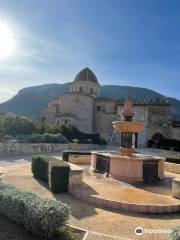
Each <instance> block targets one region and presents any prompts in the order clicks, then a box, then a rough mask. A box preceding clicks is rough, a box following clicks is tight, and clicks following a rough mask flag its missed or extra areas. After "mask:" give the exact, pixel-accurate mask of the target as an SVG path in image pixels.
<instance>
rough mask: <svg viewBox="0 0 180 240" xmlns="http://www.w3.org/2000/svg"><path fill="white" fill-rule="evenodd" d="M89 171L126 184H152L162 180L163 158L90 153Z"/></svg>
mask: <svg viewBox="0 0 180 240" xmlns="http://www.w3.org/2000/svg"><path fill="white" fill-rule="evenodd" d="M91 154H92V157H91V170H94V171H97V172H100V173H106V174H109V175H110V176H111V177H113V178H115V179H117V180H120V181H127V182H152V181H155V180H159V179H163V178H164V177H165V175H164V168H165V158H163V157H155V156H144V155H141V154H137V155H136V154H133V155H132V156H122V155H121V154H119V153H106V152H104V153H103V152H96V151H93V152H91Z"/></svg>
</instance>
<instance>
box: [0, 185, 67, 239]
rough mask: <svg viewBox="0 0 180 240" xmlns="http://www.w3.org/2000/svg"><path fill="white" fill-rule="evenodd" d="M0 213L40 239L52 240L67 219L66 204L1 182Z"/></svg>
mask: <svg viewBox="0 0 180 240" xmlns="http://www.w3.org/2000/svg"><path fill="white" fill-rule="evenodd" d="M0 213H1V214H4V215H6V216H7V217H8V218H10V219H11V220H13V221H15V222H16V223H18V224H21V225H23V226H24V227H25V228H26V229H27V230H28V231H30V232H31V233H32V234H33V235H34V236H36V237H38V238H41V239H53V238H54V237H55V236H56V235H57V234H58V228H59V227H60V226H62V225H64V224H65V223H66V222H67V220H68V219H69V207H68V206H67V205H66V204H63V203H61V202H59V201H54V200H48V199H43V198H40V197H39V196H37V195H35V194H33V193H30V192H25V191H21V190H19V189H16V188H15V187H13V186H11V185H9V184H5V183H3V182H0Z"/></svg>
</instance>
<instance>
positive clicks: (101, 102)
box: [38, 68, 180, 146]
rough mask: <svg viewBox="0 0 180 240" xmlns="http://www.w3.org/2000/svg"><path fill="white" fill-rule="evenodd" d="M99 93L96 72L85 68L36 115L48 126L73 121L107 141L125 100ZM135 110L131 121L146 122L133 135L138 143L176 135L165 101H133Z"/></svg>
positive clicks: (142, 144) (168, 106) (66, 123)
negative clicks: (157, 135) (137, 132)
mask: <svg viewBox="0 0 180 240" xmlns="http://www.w3.org/2000/svg"><path fill="white" fill-rule="evenodd" d="M99 94H100V84H99V82H98V80H97V78H96V76H95V74H94V73H93V72H92V71H91V70H90V69H89V68H85V69H83V70H82V71H80V72H79V73H78V74H77V76H76V77H75V79H74V81H73V82H72V84H71V87H70V92H69V93H64V94H61V95H60V97H59V98H58V99H54V100H51V101H50V102H49V104H48V108H47V109H45V110H43V111H42V112H41V113H40V114H39V115H38V121H39V122H40V123H44V124H51V125H62V124H65V125H68V124H72V125H75V126H76V127H78V128H79V129H80V130H81V131H82V132H86V133H99V134H100V135H101V137H102V138H104V139H105V140H106V141H108V142H110V140H111V139H112V134H113V128H112V121H115V120H120V119H122V109H123V106H124V102H120V101H115V100H112V99H108V98H100V97H99ZM119 97H121V96H119ZM134 112H135V116H134V120H135V121H141V122H144V124H145V128H144V130H143V131H142V132H140V133H139V134H138V135H136V141H137V139H138V143H139V146H145V145H146V143H147V141H148V140H150V139H151V138H152V137H153V136H154V135H155V134H159V135H163V136H164V137H167V138H171V137H173V136H175V137H176V136H177V131H176V130H173V127H172V123H171V122H172V120H171V115H170V104H169V103H168V102H165V101H163V102H160V101H159V100H155V101H154V102H153V101H151V102H146V101H143V102H136V101H135V102H134ZM179 129H180V128H179ZM179 132H180V130H179ZM178 137H179V134H178ZM116 138H117V139H119V140H117V142H118V141H120V136H116Z"/></svg>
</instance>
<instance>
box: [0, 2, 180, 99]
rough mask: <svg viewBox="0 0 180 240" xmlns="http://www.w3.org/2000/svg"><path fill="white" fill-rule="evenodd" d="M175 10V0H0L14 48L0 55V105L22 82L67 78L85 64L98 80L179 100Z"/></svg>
mask: <svg viewBox="0 0 180 240" xmlns="http://www.w3.org/2000/svg"><path fill="white" fill-rule="evenodd" d="M179 11H180V1H179V0H174V1H170V0H168V1H167V0H151V1H148V0H147V1H146V0H38V1H37V0H31V1H29V0H26V1H25V0H11V1H7V0H6V1H5V0H1V1H0V22H1V21H3V22H5V23H6V24H7V25H8V26H10V28H11V30H12V31H13V34H14V36H15V39H16V49H15V52H14V54H13V55H12V56H9V57H8V58H4V59H3V58H2V59H0V83H1V88H0V102H3V101H5V100H6V99H8V98H10V97H11V96H13V95H14V94H15V93H16V92H17V91H18V90H19V89H21V88H24V87H28V86H34V85H40V84H46V83H54V82H56V83H64V82H67V81H72V80H73V79H74V77H75V74H76V73H77V72H78V71H79V70H81V69H82V68H84V67H86V66H87V65H88V66H89V67H90V68H91V69H92V70H93V71H94V72H95V74H96V76H97V78H98V79H99V81H100V83H101V84H116V85H131V86H140V87H146V88H150V89H153V90H155V91H158V92H160V93H162V94H164V95H166V96H172V97H176V98H178V99H180V14H179Z"/></svg>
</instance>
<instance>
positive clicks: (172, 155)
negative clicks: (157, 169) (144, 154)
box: [147, 148, 180, 159]
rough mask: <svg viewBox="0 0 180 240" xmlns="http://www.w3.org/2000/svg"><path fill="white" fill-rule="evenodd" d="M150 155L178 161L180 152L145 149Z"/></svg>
mask: <svg viewBox="0 0 180 240" xmlns="http://www.w3.org/2000/svg"><path fill="white" fill-rule="evenodd" d="M147 150H149V152H150V154H153V155H156V156H160V157H165V158H179V159H180V152H175V151H170V150H164V149H156V148H149V149H148V148H147Z"/></svg>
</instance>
